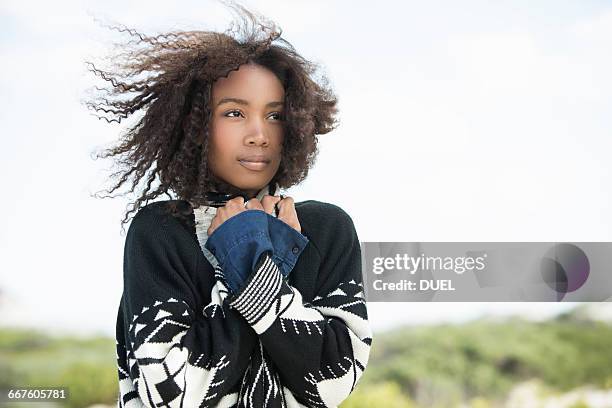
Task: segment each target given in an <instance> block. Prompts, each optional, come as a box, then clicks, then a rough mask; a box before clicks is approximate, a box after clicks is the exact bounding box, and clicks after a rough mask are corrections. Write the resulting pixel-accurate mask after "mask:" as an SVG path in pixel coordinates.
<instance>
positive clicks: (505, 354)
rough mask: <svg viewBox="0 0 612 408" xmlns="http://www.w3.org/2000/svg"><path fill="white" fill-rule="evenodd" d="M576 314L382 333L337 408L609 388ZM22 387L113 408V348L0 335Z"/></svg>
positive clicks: (598, 335)
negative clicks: (536, 387)
mask: <svg viewBox="0 0 612 408" xmlns="http://www.w3.org/2000/svg"><path fill="white" fill-rule="evenodd" d="M578 313H579V312H570V313H568V314H565V315H562V316H559V317H558V318H556V319H555V320H551V321H546V322H539V323H534V322H528V321H524V320H520V319H516V318H514V319H509V320H506V321H503V322H499V321H487V320H480V321H474V322H471V323H467V324H462V325H438V326H429V327H427V326H417V327H405V328H401V329H396V330H392V331H389V332H386V333H379V334H377V335H375V337H374V341H373V345H372V352H371V355H370V362H369V364H368V368H367V370H366V372H365V374H364V376H363V377H362V379H361V380H360V382H359V383H358V386H357V387H356V389H355V390H354V391H353V393H352V394H351V396H350V397H349V398H348V399H347V400H346V401H345V402H344V403H343V404H342V405H341V407H342V408H364V407H374V406H380V404H381V402H383V401H384V406H385V407H389V408H395V407H397V408H400V407H402V408H418V407H457V406H459V405H460V404H462V406H464V407H470V408H491V407H495V406H499V404H501V401H504V400H505V398H506V397H507V395H508V393H509V391H510V390H511V389H512V387H513V386H515V385H516V384H517V383H520V382H523V381H528V380H531V379H537V380H538V381H540V382H541V383H542V384H544V385H545V387H543V388H542V389H543V391H542V392H549V393H550V392H556V393H561V392H566V391H569V390H572V389H576V388H578V387H582V386H585V385H590V386H593V387H596V388H599V389H610V388H612V347H610V339H612V326H611V325H609V324H606V323H602V322H597V321H591V320H589V319H586V318H584V317H578V316H579V314H578ZM24 386H29V387H53V386H57V387H59V386H62V387H67V388H68V389H69V392H70V398H69V401H68V402H67V404H66V405H64V406H66V407H87V406H88V405H92V404H94V403H104V404H108V405H114V404H115V401H116V398H117V395H118V388H117V371H116V366H115V342H114V340H113V339H109V338H103V337H94V338H87V339H77V338H71V337H53V336H50V335H48V334H45V333H41V332H37V331H28V330H18V329H0V388H10V387H24ZM544 390H545V391H544ZM576 406H580V407H582V406H587V405H586V404H582V403H580V404H577V405H576Z"/></svg>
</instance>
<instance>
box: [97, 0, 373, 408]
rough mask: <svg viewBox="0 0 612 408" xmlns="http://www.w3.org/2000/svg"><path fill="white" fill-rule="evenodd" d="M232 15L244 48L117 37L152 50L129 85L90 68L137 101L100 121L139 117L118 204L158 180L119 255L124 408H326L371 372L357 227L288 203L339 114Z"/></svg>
mask: <svg viewBox="0 0 612 408" xmlns="http://www.w3.org/2000/svg"><path fill="white" fill-rule="evenodd" d="M233 7H234V9H235V10H237V11H239V12H240V13H241V15H242V16H243V19H242V22H243V23H244V22H246V23H250V24H251V25H250V26H249V25H248V24H244V25H243V26H242V27H243V33H245V35H243V36H242V37H241V38H237V37H236V36H232V35H230V34H228V33H216V32H174V33H170V34H165V35H161V36H157V37H147V36H145V35H142V34H140V33H137V32H135V31H133V30H127V29H125V28H120V31H126V32H128V33H130V34H131V35H133V36H135V37H137V38H138V39H139V40H140V41H141V42H142V43H146V44H149V45H150V46H151V47H150V48H148V49H146V50H144V51H143V50H138V51H135V52H133V53H131V54H127V57H128V58H127V60H126V62H125V63H124V65H123V69H125V70H126V72H127V75H118V74H112V73H110V72H108V71H102V70H99V69H97V68H95V67H93V68H92V71H93V72H95V73H97V74H98V75H100V76H101V77H102V78H104V79H105V80H107V81H109V82H110V83H111V84H112V86H113V87H112V93H113V94H115V95H124V94H127V93H128V92H136V93H137V94H136V96H132V99H128V100H126V99H125V98H124V99H121V100H119V99H116V100H108V99H101V100H100V101H99V102H98V103H97V104H91V105H90V106H91V107H93V108H94V109H96V110H97V111H102V112H105V114H107V113H110V114H112V115H114V117H115V119H114V120H117V121H120V120H121V118H122V117H127V116H128V115H130V114H132V113H134V112H136V111H137V110H140V109H142V110H145V113H144V115H143V117H142V119H141V120H140V121H139V122H138V123H137V124H136V125H135V126H134V127H132V128H131V129H130V131H129V132H128V133H127V135H126V137H125V139H124V141H123V143H122V144H121V145H119V146H118V147H115V148H114V149H111V150H109V151H108V152H107V156H108V155H125V156H126V157H125V158H124V159H123V161H122V164H124V165H126V170H125V172H124V174H123V176H122V178H121V180H120V181H119V183H118V184H117V185H116V186H115V187H114V188H113V189H111V190H110V192H112V191H114V190H115V189H117V188H118V187H119V186H120V185H121V184H123V183H124V182H125V181H126V180H127V178H128V177H130V176H133V177H135V181H134V182H133V184H132V191H133V189H134V187H135V186H136V184H137V183H138V181H139V180H140V179H141V178H143V177H144V174H145V173H146V171H147V170H148V169H150V168H151V167H154V169H153V171H152V172H151V173H150V174H149V176H148V181H147V186H146V190H145V192H144V194H143V196H142V197H141V198H140V199H139V200H137V202H136V205H135V207H134V209H133V210H132V211H136V212H137V213H136V215H135V216H134V218H133V220H132V222H131V224H130V227H129V230H128V233H127V237H126V242H125V252H124V290H123V294H122V297H121V302H120V305H119V311H118V316H117V337H116V340H117V364H118V373H119V389H120V395H119V400H118V406H119V407H140V406H146V407H161V406H164V407H166V406H167V407H332V406H337V405H338V404H339V403H340V402H341V401H343V400H344V399H345V398H346V397H347V396H348V395H349V394H350V393H351V391H352V390H353V389H354V387H355V386H356V384H357V382H358V380H359V379H360V377H361V376H362V374H363V372H364V370H365V368H366V365H367V362H368V357H369V352H370V346H371V338H372V334H371V330H370V326H369V323H368V315H367V308H366V302H365V298H364V291H363V286H362V275H361V254H360V247H359V240H358V237H357V234H356V231H355V228H354V225H353V222H352V220H351V218H350V217H349V216H348V215H347V213H346V212H344V211H343V210H342V209H341V208H339V207H338V206H335V205H333V204H328V203H323V202H319V201H313V200H309V201H304V202H299V203H295V202H294V200H293V199H292V198H291V197H285V196H282V195H280V194H278V192H279V189H280V188H287V187H290V186H292V185H294V184H296V183H298V182H300V181H301V180H303V179H304V177H305V176H306V175H307V173H308V169H309V167H310V166H311V164H312V163H313V160H314V158H315V155H316V135H318V134H324V133H327V132H329V131H330V130H332V129H333V127H334V125H335V114H336V99H335V97H334V95H333V94H332V92H331V91H330V90H329V89H327V88H325V87H324V86H323V85H320V84H319V83H317V82H316V81H315V80H314V79H313V78H312V77H313V74H314V72H315V70H314V65H312V64H311V63H309V62H308V61H306V60H304V59H303V58H302V57H300V56H299V55H298V54H297V53H296V52H295V50H294V49H293V47H292V46H291V45H290V44H289V43H287V42H286V41H284V40H282V39H281V38H280V33H279V31H278V30H277V29H276V27H275V26H274V25H266V24H263V23H261V19H260V18H257V17H255V16H254V15H253V14H252V13H250V12H248V11H247V10H245V9H244V8H242V7H240V6H233ZM113 28H117V27H113ZM262 35H263V38H262ZM153 70H155V71H156V72H157V75H154V76H152V77H149V78H145V79H141V80H138V81H136V80H135V81H132V82H128V81H126V80H125V78H129V77H130V76H131V75H138V74H141V73H143V72H147V71H153ZM145 108H146V109H145ZM102 117H104V118H106V119H107V120H109V119H108V118H107V116H102ZM156 176H158V177H159V183H160V184H159V187H158V188H157V189H156V190H155V191H154V192H151V193H150V192H149V189H150V187H151V184H152V182H153V181H154V180H155V178H156ZM168 190H171V191H173V192H174V193H175V194H176V198H172V196H170V195H169V194H168ZM161 193H166V194H168V195H169V196H170V198H171V199H170V200H165V201H155V202H151V203H148V204H145V205H144V206H142V208H139V206H140V204H141V203H142V202H143V201H145V200H149V199H152V198H155V197H156V196H158V195H159V194H161ZM223 194H228V195H229V198H230V199H229V200H227V201H226V202H220V203H215V202H214V199H215V197H218V196H221V195H223ZM128 214H129V213H128ZM126 216H127V214H126ZM124 222H125V219H124Z"/></svg>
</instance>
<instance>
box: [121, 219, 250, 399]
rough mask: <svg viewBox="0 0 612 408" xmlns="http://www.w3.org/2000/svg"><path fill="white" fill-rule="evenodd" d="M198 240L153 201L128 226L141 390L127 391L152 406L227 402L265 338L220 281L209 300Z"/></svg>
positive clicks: (133, 365) (130, 324)
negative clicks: (223, 293) (221, 290)
mask: <svg viewBox="0 0 612 408" xmlns="http://www.w3.org/2000/svg"><path fill="white" fill-rule="evenodd" d="M197 245H198V244H197V242H196V241H195V239H193V238H192V237H191V236H190V235H189V233H188V231H187V230H186V229H185V228H183V227H182V226H181V225H180V223H179V222H178V221H176V220H175V219H172V217H171V216H169V215H168V216H163V215H160V214H158V213H155V212H153V211H151V210H150V209H148V208H146V207H145V208H144V209H142V210H141V212H139V213H138V214H137V215H136V217H134V219H133V220H132V224H131V225H130V228H129V230H128V234H127V237H126V244H125V252H124V293H123V300H122V301H123V302H124V303H123V309H124V316H125V317H124V321H125V322H126V323H125V325H126V327H125V330H124V332H125V333H126V334H125V336H126V343H127V346H128V348H129V352H128V363H129V367H130V369H129V373H128V374H129V377H130V378H131V379H132V383H133V388H134V389H133V390H131V391H130V392H127V393H126V392H123V393H122V394H124V395H126V396H129V397H132V398H135V397H136V396H138V397H139V398H140V400H142V402H143V403H144V405H145V406H147V407H159V406H164V407H184V406H185V407H187V406H189V407H199V406H216V404H217V403H219V402H220V401H222V400H223V401H224V402H227V401H225V400H227V399H228V398H231V394H232V392H233V391H234V390H236V392H235V393H234V394H235V396H237V387H239V382H240V379H241V376H242V374H243V373H244V371H245V370H246V368H247V366H248V362H249V358H250V355H251V354H252V352H253V348H254V347H255V345H256V344H257V335H256V334H255V333H254V332H253V330H252V328H251V327H250V326H248V324H246V322H244V319H242V318H241V317H240V315H238V314H237V313H236V312H235V311H232V310H228V307H227V305H224V304H223V302H222V301H221V300H220V299H221V298H220V297H219V296H218V295H219V294H218V293H215V290H217V289H216V286H213V288H212V290H211V299H212V300H211V302H210V303H209V304H208V305H203V304H202V299H203V298H204V296H203V294H199V293H198V286H197V285H196V284H195V283H194V278H193V277H194V274H196V273H198V272H200V273H202V271H201V270H199V269H198V268H199V266H200V262H201V261H200V260H201V259H202V257H201V256H198V255H199V254H200V249H199V247H198V246H197ZM215 298H216V299H217V301H215ZM123 403H124V404H125V406H128V401H123Z"/></svg>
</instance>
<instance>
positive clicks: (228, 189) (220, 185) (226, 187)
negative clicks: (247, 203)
mask: <svg viewBox="0 0 612 408" xmlns="http://www.w3.org/2000/svg"><path fill="white" fill-rule="evenodd" d="M211 181H212V185H213V190H214V191H217V192H220V193H227V194H241V195H246V196H247V197H248V198H249V199H251V198H254V197H256V196H257V193H259V191H260V190H242V189H240V188H238V187H235V186H233V185H231V184H229V183H226V182H225V181H223V180H220V179H218V178H216V177H211Z"/></svg>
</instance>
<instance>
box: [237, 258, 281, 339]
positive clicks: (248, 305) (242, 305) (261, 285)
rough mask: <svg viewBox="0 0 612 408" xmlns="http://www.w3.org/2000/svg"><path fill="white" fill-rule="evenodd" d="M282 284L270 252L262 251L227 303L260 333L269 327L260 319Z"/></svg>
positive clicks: (276, 295)
mask: <svg viewBox="0 0 612 408" xmlns="http://www.w3.org/2000/svg"><path fill="white" fill-rule="evenodd" d="M282 284H283V276H282V274H281V273H280V270H279V269H278V266H277V265H276V264H275V263H274V261H272V257H271V256H270V252H264V253H263V254H262V255H261V257H260V260H259V262H258V263H257V266H256V267H255V272H254V273H252V274H251V276H249V278H248V280H247V281H246V283H245V286H244V288H243V289H242V290H241V291H240V292H238V293H236V294H235V295H233V296H231V297H230V298H229V299H228V300H229V305H230V307H231V308H233V309H236V310H237V311H238V312H239V313H240V314H241V315H242V316H243V317H244V318H245V320H246V321H247V322H248V323H249V325H251V326H252V327H253V329H254V330H255V331H256V332H257V333H258V334H261V333H263V332H264V331H265V329H267V328H268V327H269V324H263V323H264V322H261V320H262V318H263V317H264V316H265V315H266V312H267V311H268V310H269V309H270V307H271V306H272V304H273V303H274V300H275V299H276V298H277V297H278V295H279V292H280V290H281V287H282ZM268 318H269V316H268Z"/></svg>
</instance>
